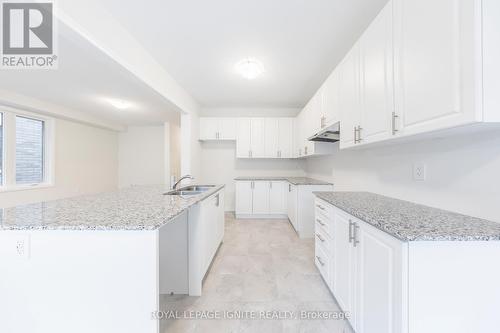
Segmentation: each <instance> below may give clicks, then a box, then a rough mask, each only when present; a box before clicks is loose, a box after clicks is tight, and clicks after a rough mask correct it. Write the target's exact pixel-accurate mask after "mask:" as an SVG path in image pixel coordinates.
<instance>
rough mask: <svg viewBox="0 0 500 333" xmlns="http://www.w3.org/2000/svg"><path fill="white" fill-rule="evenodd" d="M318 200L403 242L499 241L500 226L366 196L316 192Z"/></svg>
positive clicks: (368, 194) (372, 195)
mask: <svg viewBox="0 0 500 333" xmlns="http://www.w3.org/2000/svg"><path fill="white" fill-rule="evenodd" d="M314 194H315V195H316V196H317V197H318V198H321V199H323V200H324V201H326V202H328V203H330V204H332V205H334V206H336V207H338V208H340V209H342V210H343V211H345V212H347V213H349V214H350V215H353V216H354V217H357V218H359V219H360V220H362V221H365V222H367V223H369V224H371V225H372V226H374V227H376V228H378V229H380V230H382V231H385V232H386V233H388V234H389V235H392V236H394V237H396V238H398V239H400V240H402V241H498V240H500V223H496V222H492V221H488V220H483V219H479V218H475V217H471V216H466V215H462V214H458V213H454V212H450V211H446V210H442V209H437V208H431V207H427V206H424V205H419V204H415V203H412V202H408V201H403V200H398V199H393V198H389V197H385V196H382V195H378V194H374V193H369V192H315V193H314Z"/></svg>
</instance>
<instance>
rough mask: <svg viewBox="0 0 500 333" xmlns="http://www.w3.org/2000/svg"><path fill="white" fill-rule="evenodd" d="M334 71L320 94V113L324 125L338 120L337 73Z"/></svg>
mask: <svg viewBox="0 0 500 333" xmlns="http://www.w3.org/2000/svg"><path fill="white" fill-rule="evenodd" d="M338 72H339V71H338V69H335V71H333V73H332V74H331V75H330V76H329V77H328V79H327V80H326V82H325V84H324V86H323V90H322V94H321V111H322V112H321V113H322V116H323V117H324V124H325V125H326V124H328V125H329V124H332V123H334V122H336V121H338V120H339V118H340V115H339V73H338Z"/></svg>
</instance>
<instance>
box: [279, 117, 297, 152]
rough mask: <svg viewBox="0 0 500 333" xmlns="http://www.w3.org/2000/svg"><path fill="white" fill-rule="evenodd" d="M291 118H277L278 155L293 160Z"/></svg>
mask: <svg viewBox="0 0 500 333" xmlns="http://www.w3.org/2000/svg"><path fill="white" fill-rule="evenodd" d="M293 128H294V119H293V118H278V155H279V157H280V158H293V157H294V155H293Z"/></svg>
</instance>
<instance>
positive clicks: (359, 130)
mask: <svg viewBox="0 0 500 333" xmlns="http://www.w3.org/2000/svg"><path fill="white" fill-rule="evenodd" d="M362 129H363V128H362V127H361V126H358V143H360V142H361V141H363V139H361V130H362Z"/></svg>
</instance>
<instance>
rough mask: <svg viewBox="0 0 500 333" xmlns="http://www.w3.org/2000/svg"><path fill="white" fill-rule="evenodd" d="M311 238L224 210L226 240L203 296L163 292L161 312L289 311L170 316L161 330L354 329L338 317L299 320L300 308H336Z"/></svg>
mask: <svg viewBox="0 0 500 333" xmlns="http://www.w3.org/2000/svg"><path fill="white" fill-rule="evenodd" d="M313 258H314V240H312V239H299V238H298V236H297V234H296V233H295V231H294V230H293V228H292V226H291V225H290V223H289V222H288V221H287V220H238V219H235V218H234V214H226V228H225V236H224V243H223V244H222V246H221V248H220V249H219V252H218V253H217V256H216V258H215V260H214V262H213V264H212V267H211V269H210V271H209V273H208V274H207V277H206V279H205V281H204V284H203V296H202V297H188V296H178V295H175V296H162V297H161V299H160V301H161V307H160V308H161V309H162V310H177V311H185V310H186V311H231V313H235V312H236V311H253V312H254V313H256V314H258V312H259V311H290V313H293V314H294V316H296V317H294V318H295V319H290V318H287V319H286V320H270V319H267V320H262V319H253V320H229V319H226V320H168V321H162V322H161V324H160V325H161V326H160V327H161V328H162V331H161V332H162V333H172V332H183V333H193V332H203V333H211V332H214V333H226V332H227V333H239V332H255V333H267V332H269V333H281V332H286V333H294V332H300V333H306V332H311V333H312V332H314V333H321V332H329V333H352V332H351V330H350V328H349V325H347V324H346V323H345V322H344V321H342V320H299V319H297V318H299V317H298V316H300V311H338V305H337V303H336V302H335V300H334V299H333V297H332V296H331V294H330V292H329V290H328V288H327V287H326V285H325V283H324V282H323V280H322V278H321V276H320V275H319V272H318V270H317V268H316V267H315V265H314V260H313Z"/></svg>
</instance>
